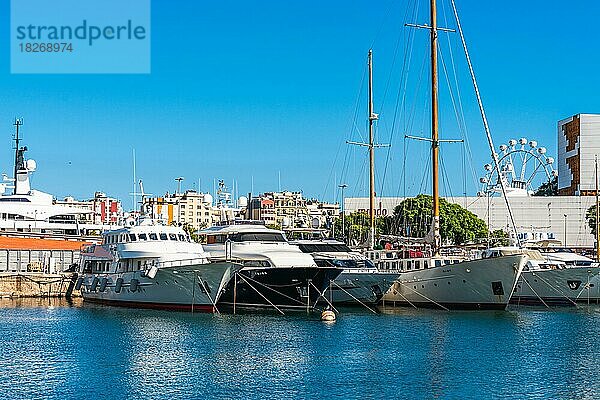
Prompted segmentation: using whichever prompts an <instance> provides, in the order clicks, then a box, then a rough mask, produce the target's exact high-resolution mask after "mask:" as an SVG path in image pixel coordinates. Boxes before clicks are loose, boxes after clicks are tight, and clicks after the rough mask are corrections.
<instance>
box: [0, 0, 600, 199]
mask: <svg viewBox="0 0 600 400" xmlns="http://www.w3.org/2000/svg"><path fill="white" fill-rule="evenodd" d="M440 1H442V0H440ZM443 2H444V7H445V11H446V13H448V12H449V8H448V5H449V1H448V0H443ZM414 3H415V2H414V0H410V1H407V2H399V1H393V0H387V1H378V2H373V1H366V0H365V1H363V0H353V1H329V2H317V1H303V2H283V1H275V0H272V1H270V0H267V1H261V2H249V1H246V2H242V1H219V2H208V1H186V2H184V1H153V2H152V66H151V68H152V72H151V74H148V75H112V74H111V75H101V74H95V75H13V74H10V60H9V57H8V55H9V34H8V29H4V32H5V35H4V37H0V52H1V53H2V54H5V57H2V58H0V100H1V104H2V107H0V132H4V133H3V134H2V135H0V144H2V143H3V145H2V147H1V148H0V169H1V170H2V171H6V172H10V171H11V168H12V157H13V155H12V150H11V143H10V139H11V133H12V132H13V127H12V122H13V119H14V117H15V116H21V117H23V118H24V120H25V126H24V127H23V133H24V137H25V144H26V145H28V146H29V147H30V149H31V150H30V152H29V157H31V158H34V159H36V160H37V162H38V168H39V171H38V172H36V173H35V175H34V178H33V182H34V185H35V187H36V188H38V189H40V190H44V191H48V192H50V193H53V194H55V195H56V196H57V197H63V196H66V195H73V196H75V197H78V198H87V197H90V196H92V195H93V192H94V191H96V190H101V191H105V192H107V193H108V194H110V195H113V196H117V197H120V198H122V199H123V201H124V204H125V205H126V206H130V205H131V198H130V197H129V196H128V194H129V192H131V191H132V156H131V154H132V149H133V148H135V150H136V155H137V175H138V178H142V179H143V180H144V185H145V188H146V190H147V191H148V192H151V193H153V194H163V193H164V192H166V191H173V190H174V189H175V187H176V182H175V181H174V178H176V177H177V176H184V177H185V181H184V182H183V186H184V187H185V188H197V186H198V180H199V179H200V180H201V189H202V190H203V191H208V190H212V187H213V180H214V179H225V180H226V181H227V182H228V183H229V184H230V185H231V182H232V180H234V179H235V180H236V182H237V185H238V188H239V193H240V194H242V193H247V192H249V191H250V189H251V181H252V180H253V181H254V192H255V193H258V192H262V191H269V190H277V189H278V175H279V173H280V174H281V188H282V189H289V190H302V191H303V192H304V193H305V194H306V195H307V196H309V197H312V196H317V197H324V198H325V199H326V200H336V196H338V194H337V193H336V190H335V187H336V186H337V184H338V183H339V182H341V181H344V182H345V183H347V184H348V185H349V188H348V189H347V191H346V195H348V196H351V195H361V194H365V193H366V189H367V188H366V184H365V182H367V181H366V180H365V179H364V177H365V173H364V171H362V166H363V165H364V155H365V152H364V149H349V148H348V146H347V145H345V144H344V142H345V141H346V140H357V139H359V138H360V135H359V134H358V132H360V133H361V134H362V135H365V134H366V127H365V120H364V113H365V112H364V107H363V106H364V105H365V104H366V97H365V96H366V92H365V91H364V86H363V91H362V92H361V93H360V97H359V99H360V102H359V105H360V106H359V107H358V108H357V107H356V102H357V96H358V95H359V90H360V88H361V80H362V79H363V76H364V73H365V63H366V54H367V51H368V49H369V48H370V47H373V50H374V54H375V55H374V57H375V85H376V88H375V107H376V110H377V111H379V112H380V122H379V126H378V133H377V136H378V140H379V141H381V142H389V141H391V142H392V145H393V146H392V148H391V149H390V150H389V152H390V153H389V162H388V167H387V170H386V174H385V175H386V178H385V181H383V171H384V165H385V161H386V159H387V157H388V153H387V152H388V150H387V149H381V150H379V151H378V163H377V170H378V173H377V176H378V183H377V186H378V192H379V194H383V195H402V194H404V189H403V186H404V185H403V182H404V180H403V179H404V178H403V173H404V172H405V174H406V186H407V194H414V193H415V192H417V191H419V190H420V189H423V190H426V189H427V187H428V186H427V185H426V184H424V185H425V186H423V185H421V183H420V182H421V181H423V179H422V178H423V176H424V175H423V174H424V171H426V166H425V157H426V156H427V152H426V148H425V145H424V144H419V143H410V144H408V145H407V146H408V149H409V153H410V154H409V155H408V156H407V157H406V160H405V155H404V153H403V150H404V145H405V144H404V141H403V140H402V136H403V134H404V133H405V132H404V130H405V129H404V128H406V127H409V126H410V127H412V129H411V132H407V133H412V134H417V135H428V134H429V130H428V127H427V123H425V124H424V123H423V122H424V121H425V122H426V116H425V112H426V110H427V106H428V105H427V102H426V100H425V101H420V100H419V99H426V96H427V92H426V90H425V89H426V83H424V84H423V85H422V87H421V88H420V90H419V91H417V90H416V89H415V90H413V89H410V90H407V91H406V97H407V99H411V101H412V99H416V100H415V102H414V103H415V104H420V105H415V107H414V108H415V109H416V110H417V111H416V112H415V113H414V115H415V116H414V117H412V119H411V118H408V117H402V118H401V119H400V120H398V122H397V124H396V126H397V131H396V132H395V133H394V136H393V137H390V127H391V125H392V121H393V114H394V101H395V97H396V96H397V95H398V93H399V87H400V82H401V81H402V79H403V76H401V73H400V72H401V62H402V58H403V56H404V55H405V53H404V50H403V48H404V47H403V46H404V45H403V44H401V45H400V50H399V51H398V53H397V57H396V61H395V63H393V60H394V51H395V49H396V43H397V41H398V40H399V43H404V41H405V40H406V38H407V35H408V33H407V30H408V29H409V28H405V27H404V26H403V25H404V23H405V22H410V21H408V18H407V17H406V9H407V7H412V6H413V5H414ZM419 3H420V4H418V9H419V13H418V15H417V19H418V21H415V22H420V23H425V22H427V4H426V3H427V2H424V1H421V2H419ZM457 4H458V7H459V11H460V13H461V18H462V24H463V28H464V30H465V35H466V38H467V42H468V44H469V47H470V51H471V54H472V58H473V62H474V66H475V71H476V74H477V76H478V79H479V83H480V88H481V91H482V95H483V99H484V103H485V105H486V108H487V112H488V118H489V120H490V125H491V128H492V133H493V135H494V138H495V140H496V142H497V143H496V144H497V145H499V144H500V143H501V142H503V141H506V140H508V139H509V138H511V137H521V136H525V137H527V138H529V139H536V140H537V141H538V142H540V143H541V144H543V145H545V146H547V147H548V149H549V152H550V153H552V154H556V135H557V134H556V122H557V121H558V120H559V119H562V118H565V117H568V116H570V115H572V114H575V113H580V112H590V113H593V112H600V104H598V103H599V101H600V100H599V98H600V97H599V96H598V93H599V92H600V79H599V77H598V76H599V75H598V65H599V61H600V51H599V50H600V42H598V40H597V33H596V31H595V30H594V26H593V24H590V23H586V22H585V21H593V17H594V16H598V15H600V14H599V13H600V4H597V2H594V1H591V0H589V1H578V2H568V3H565V2H545V1H538V0H534V1H527V2H521V1H516V0H507V1H505V2H502V3H499V2H476V1H471V0H469V1H467V0H457ZM440 7H441V6H440ZM441 13H442V9H440V14H441ZM9 15H10V9H9V2H8V1H3V2H2V6H1V8H0V25H1V26H6V27H8V26H9ZM448 17H449V14H448ZM440 19H441V21H440V24H444V23H445V22H444V21H443V18H442V17H440ZM448 25H449V26H451V27H454V23H453V22H452V21H450V22H448ZM413 34H414V38H415V39H414V40H415V42H414V47H415V48H420V49H421V50H415V53H414V54H415V55H414V57H413V59H412V65H413V69H412V70H413V71H418V70H419V68H420V65H421V64H420V63H421V61H422V59H423V55H425V53H423V51H425V49H426V48H427V33H426V32H425V31H418V32H414V33H413ZM449 35H451V38H450V40H451V44H450V46H453V48H454V53H453V55H454V58H455V60H456V63H455V64H456V69H457V73H458V77H459V80H458V81H459V88H460V91H461V93H462V104H463V109H464V114H465V119H466V121H467V126H468V134H469V136H468V138H469V139H468V140H469V145H470V147H471V152H472V159H469V160H467V161H468V162H467V164H468V165H473V166H474V167H475V168H477V169H479V170H478V171H477V173H476V174H473V173H472V172H471V171H467V172H466V173H465V172H464V171H463V170H462V168H460V164H461V160H462V156H461V155H460V154H461V152H462V150H460V149H461V147H460V145H448V150H444V155H445V157H446V158H445V159H444V164H445V166H446V168H445V174H446V176H447V177H448V178H447V180H446V182H445V183H444V184H443V185H442V186H443V192H444V194H450V193H453V194H459V193H461V192H462V191H463V190H464V189H463V186H464V185H463V183H462V177H463V176H467V178H468V179H467V186H466V188H467V192H468V193H470V194H474V193H475V192H476V191H477V189H478V188H477V186H476V184H475V183H474V178H475V177H476V176H479V175H480V174H481V166H482V165H483V164H485V163H486V162H488V158H489V150H488V149H487V145H486V143H485V140H484V136H483V130H482V127H481V122H480V119H479V116H478V110H477V106H476V103H475V99H474V96H473V94H472V92H473V91H472V89H471V87H470V82H469V80H468V75H467V69H466V67H465V65H464V60H463V59H464V56H463V54H462V53H461V52H459V47H458V45H459V42H458V36H457V34H449ZM441 41H442V42H443V44H444V45H445V46H446V44H447V43H448V42H447V38H446V37H445V36H444V37H442V38H441ZM446 48H448V46H446ZM418 51H421V53H419V52H418ZM442 51H447V50H442ZM445 54H448V53H445ZM446 61H448V59H447V56H446ZM413 73H414V72H413ZM425 73H426V74H427V73H428V72H425ZM408 79H414V75H413V78H407V81H408ZM441 79H443V78H441ZM388 82H389V83H388ZM412 82H413V83H414V82H415V81H412ZM440 85H441V86H443V83H440ZM409 86H410V85H409ZM447 92H448V91H447V89H445V88H444V87H441V95H442V97H443V99H442V100H441V101H442V104H441V106H440V107H441V109H440V111H441V112H442V135H443V136H444V137H448V138H450V137H454V136H456V135H458V130H457V127H456V123H453V118H452V112H451V110H452V109H451V107H450V103H449V101H448V99H447V98H448V96H447ZM400 93H402V92H401V91H400ZM384 94H385V96H384ZM444 96H445V98H446V100H444ZM411 101H409V100H407V108H409V107H411V106H412V105H411V104H410V102H411ZM382 103H383V105H382ZM355 113H358V116H359V117H358V118H357V119H356V120H355V119H354V115H355ZM354 120H355V122H356V124H357V127H358V130H357V129H351V128H352V126H353V121H354ZM451 146H455V147H454V148H452V147H451ZM343 160H346V161H345V162H344V161H343ZM405 161H406V162H405ZM404 165H406V167H407V168H406V170H405V171H404V170H403V166H404ZM361 171H362V173H361ZM359 175H360V176H359ZM459 178H460V179H459Z"/></svg>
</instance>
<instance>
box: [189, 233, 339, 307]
mask: <svg viewBox="0 0 600 400" xmlns="http://www.w3.org/2000/svg"><path fill="white" fill-rule="evenodd" d="M199 234H200V236H201V238H202V242H203V246H204V249H205V250H206V251H208V252H210V254H211V256H218V257H225V258H226V259H234V260H237V261H238V262H240V263H241V264H242V265H243V266H244V267H243V269H242V270H240V271H239V272H238V273H237V275H236V277H235V279H233V280H232V281H230V282H229V284H228V285H227V286H226V288H225V292H224V293H223V295H222V296H221V299H220V301H219V304H223V305H225V306H228V307H240V308H271V307H273V308H276V309H278V310H281V309H291V310H293V309H298V310H306V309H309V310H310V309H312V308H314V307H315V305H316V303H317V302H318V300H319V299H320V298H321V297H322V296H323V293H324V292H325V290H326V289H327V288H328V287H329V283H330V281H331V280H334V279H335V278H337V276H338V275H339V274H340V273H341V272H342V268H338V267H335V266H327V267H320V266H318V265H317V264H316V263H315V261H314V259H313V258H312V256H310V255H309V254H305V253H303V252H302V251H300V249H299V248H298V247H297V246H293V245H291V244H290V243H289V242H288V241H287V239H286V237H285V235H284V233H283V232H282V231H279V230H275V229H269V228H267V227H266V226H264V224H262V223H260V222H257V221H236V222H228V223H223V224H221V225H216V226H212V227H210V228H207V229H204V230H202V231H199Z"/></svg>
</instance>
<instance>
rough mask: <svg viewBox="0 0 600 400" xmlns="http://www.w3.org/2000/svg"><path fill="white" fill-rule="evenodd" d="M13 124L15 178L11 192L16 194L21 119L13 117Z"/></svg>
mask: <svg viewBox="0 0 600 400" xmlns="http://www.w3.org/2000/svg"><path fill="white" fill-rule="evenodd" d="M13 125H14V126H16V129H17V132H16V134H15V174H14V175H13V178H14V180H15V184H14V189H13V194H17V182H18V179H17V170H18V169H19V141H20V139H19V127H20V126H21V125H23V121H21V120H20V119H19V118H17V119H15V123H14V124H13Z"/></svg>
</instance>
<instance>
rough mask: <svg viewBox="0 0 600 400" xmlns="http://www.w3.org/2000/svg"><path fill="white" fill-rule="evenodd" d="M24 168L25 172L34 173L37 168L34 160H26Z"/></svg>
mask: <svg viewBox="0 0 600 400" xmlns="http://www.w3.org/2000/svg"><path fill="white" fill-rule="evenodd" d="M25 166H26V167H27V170H29V171H35V169H36V167H37V163H36V162H35V160H27V162H26V163H25Z"/></svg>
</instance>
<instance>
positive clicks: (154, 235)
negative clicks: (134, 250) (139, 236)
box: [148, 233, 158, 240]
mask: <svg viewBox="0 0 600 400" xmlns="http://www.w3.org/2000/svg"><path fill="white" fill-rule="evenodd" d="M148 236H150V240H158V236H156V233H151V234H149V235H148Z"/></svg>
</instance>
